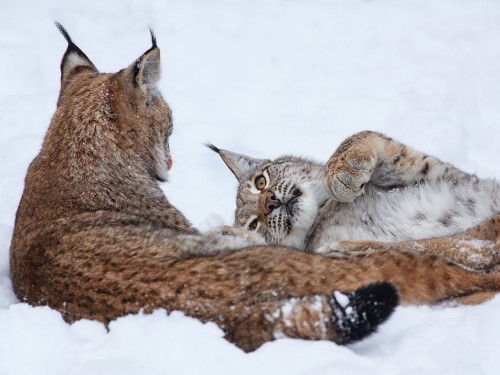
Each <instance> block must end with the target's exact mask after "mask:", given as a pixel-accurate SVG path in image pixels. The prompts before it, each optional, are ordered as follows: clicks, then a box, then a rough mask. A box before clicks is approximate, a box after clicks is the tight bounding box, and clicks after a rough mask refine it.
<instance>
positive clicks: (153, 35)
mask: <svg viewBox="0 0 500 375" xmlns="http://www.w3.org/2000/svg"><path fill="white" fill-rule="evenodd" d="M149 32H150V33H151V43H152V44H153V47H152V48H156V47H158V46H157V45H156V34H155V32H154V31H153V29H152V28H151V27H150V28H149Z"/></svg>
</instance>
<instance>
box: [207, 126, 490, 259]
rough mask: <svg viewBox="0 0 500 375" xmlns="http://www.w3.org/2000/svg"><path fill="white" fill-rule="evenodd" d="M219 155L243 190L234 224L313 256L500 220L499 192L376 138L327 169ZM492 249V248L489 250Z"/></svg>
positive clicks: (354, 140)
mask: <svg viewBox="0 0 500 375" xmlns="http://www.w3.org/2000/svg"><path fill="white" fill-rule="evenodd" d="M213 149H214V150H216V151H218V152H219V154H220V156H221V157H222V159H223V160H224V162H225V163H226V164H227V165H228V167H229V168H230V169H231V170H232V172H233V173H234V174H235V175H236V177H237V178H238V180H239V182H240V187H239V189H238V197H237V207H236V214H235V224H236V226H237V227H241V228H245V229H247V230H250V231H257V232H258V233H260V234H261V235H262V236H263V237H264V238H265V240H266V242H268V243H273V244H282V245H288V246H294V247H298V248H301V249H305V250H307V251H310V252H324V251H330V250H331V249H332V247H333V246H332V245H333V244H335V243H336V242H337V241H346V240H348V241H384V242H400V241H408V240H418V239H424V238H432V237H442V236H450V235H453V234H457V233H460V232H464V231H465V230H467V229H470V228H472V227H474V226H476V225H478V224H480V223H481V222H483V221H485V220H486V219H490V218H492V217H493V216H494V215H495V214H497V213H498V212H499V203H500V186H499V185H498V184H497V183H496V182H495V181H494V180H480V179H478V178H477V177H476V176H473V175H470V174H467V173H465V172H462V171H460V170H458V169H456V168H454V167H453V166H452V165H450V164H447V163H443V162H441V161H439V160H438V159H436V158H433V157H431V156H428V155H424V154H422V153H420V152H417V151H415V150H412V149H410V148H409V147H406V146H405V145H402V144H401V143H398V142H396V141H394V140H392V139H390V138H388V137H386V136H383V135H381V134H378V133H374V132H362V133H359V134H357V135H354V136H352V137H350V138H348V139H347V140H346V141H344V142H343V143H342V144H341V146H340V147H339V148H338V150H337V151H336V152H335V153H334V155H333V156H332V157H331V158H330V160H329V161H328V163H327V164H326V167H325V166H324V165H322V164H318V163H314V162H312V161H309V160H305V159H301V158H297V157H293V156H285V157H281V158H278V159H276V160H274V161H272V162H271V161H269V160H258V159H253V158H249V157H247V156H244V155H240V154H236V153H232V152H229V151H225V150H217V149H216V148H213ZM484 245H485V246H486V245H488V246H490V247H491V246H493V244H484Z"/></svg>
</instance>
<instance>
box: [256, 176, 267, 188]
mask: <svg viewBox="0 0 500 375" xmlns="http://www.w3.org/2000/svg"><path fill="white" fill-rule="evenodd" d="M254 183H255V187H256V188H257V189H259V190H262V189H264V188H265V187H266V178H265V177H264V175H260V176H257V177H255V180H254Z"/></svg>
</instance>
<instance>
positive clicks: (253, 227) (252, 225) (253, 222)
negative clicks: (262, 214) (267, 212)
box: [248, 219, 259, 231]
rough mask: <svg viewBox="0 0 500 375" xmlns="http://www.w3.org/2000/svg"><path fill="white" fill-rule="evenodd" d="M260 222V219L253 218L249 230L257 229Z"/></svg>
mask: <svg viewBox="0 0 500 375" xmlns="http://www.w3.org/2000/svg"><path fill="white" fill-rule="evenodd" d="M258 224H259V220H257V219H253V220H252V222H251V223H250V224H249V225H248V230H251V231H254V230H256V229H257V225H258Z"/></svg>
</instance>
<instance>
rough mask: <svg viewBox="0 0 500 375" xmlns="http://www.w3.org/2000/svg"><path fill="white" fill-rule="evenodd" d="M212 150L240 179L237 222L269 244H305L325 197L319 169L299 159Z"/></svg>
mask: <svg viewBox="0 0 500 375" xmlns="http://www.w3.org/2000/svg"><path fill="white" fill-rule="evenodd" d="M211 148H212V149H213V150H214V151H216V152H218V153H219V155H220V156H221V157H222V159H223V160H224V162H225V163H226V164H227V165H228V167H229V168H230V169H231V171H232V172H233V173H234V174H235V175H236V177H237V178H238V180H239V182H240V186H239V188H238V194H237V204H236V211H235V226H236V227H239V228H244V229H246V230H248V231H255V232H257V233H259V234H260V235H261V236H263V237H264V239H265V241H266V242H267V243H273V244H281V245H285V246H293V247H298V248H303V247H304V243H305V240H306V238H307V235H308V234H309V232H310V231H311V230H312V228H313V227H314V223H315V222H316V220H317V218H318V216H319V214H320V211H321V208H322V207H323V206H324V204H325V203H326V201H327V200H328V198H329V195H328V192H327V190H326V188H325V186H324V185H323V180H324V169H323V167H322V166H321V165H319V164H316V163H314V162H311V161H309V160H305V159H301V158H297V157H290V156H285V157H281V158H279V159H276V160H274V161H272V162H270V161H269V160H258V159H253V158H249V157H247V156H244V155H240V154H236V153H232V152H229V151H226V150H219V149H217V148H215V147H213V146H212V147H211Z"/></svg>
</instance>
